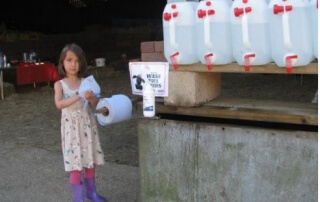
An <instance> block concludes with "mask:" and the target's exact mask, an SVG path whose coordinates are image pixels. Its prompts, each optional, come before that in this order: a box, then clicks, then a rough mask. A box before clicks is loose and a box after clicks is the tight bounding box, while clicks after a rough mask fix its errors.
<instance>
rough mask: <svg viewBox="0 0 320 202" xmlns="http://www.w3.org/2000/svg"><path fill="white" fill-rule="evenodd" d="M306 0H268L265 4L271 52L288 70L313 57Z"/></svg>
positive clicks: (274, 58) (305, 62)
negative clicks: (266, 6)
mask: <svg viewBox="0 0 320 202" xmlns="http://www.w3.org/2000/svg"><path fill="white" fill-rule="evenodd" d="M309 5H310V4H309V2H308V1H304V0H287V1H282V0H271V1H270V3H269V6H268V19H269V30H270V39H271V53H272V58H273V60H274V62H275V63H276V64H277V66H279V67H286V68H287V71H288V73H290V72H291V71H292V67H294V66H304V65H307V64H309V63H310V62H311V61H312V60H314V54H313V40H312V34H311V19H310V13H309V12H310V9H309V8H310V7H309Z"/></svg>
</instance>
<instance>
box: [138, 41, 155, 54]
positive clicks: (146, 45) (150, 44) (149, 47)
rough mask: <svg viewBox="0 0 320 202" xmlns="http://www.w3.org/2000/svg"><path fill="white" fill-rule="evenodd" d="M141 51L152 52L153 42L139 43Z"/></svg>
mask: <svg viewBox="0 0 320 202" xmlns="http://www.w3.org/2000/svg"><path fill="white" fill-rule="evenodd" d="M140 50H141V53H153V52H154V42H153V41H145V42H141V44H140Z"/></svg>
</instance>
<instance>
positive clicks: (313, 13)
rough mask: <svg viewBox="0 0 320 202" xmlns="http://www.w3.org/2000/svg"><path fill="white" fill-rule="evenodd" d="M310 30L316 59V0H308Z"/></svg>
mask: <svg viewBox="0 0 320 202" xmlns="http://www.w3.org/2000/svg"><path fill="white" fill-rule="evenodd" d="M310 14H311V22H312V25H311V31H312V39H313V55H314V56H315V57H316V58H317V59H318V0H311V1H310Z"/></svg>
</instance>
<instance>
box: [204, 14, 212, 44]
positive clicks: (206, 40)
mask: <svg viewBox="0 0 320 202" xmlns="http://www.w3.org/2000/svg"><path fill="white" fill-rule="evenodd" d="M203 29H204V30H203V32H204V44H205V46H206V47H207V48H209V49H211V48H212V44H211V39H210V36H211V34H210V17H209V16H207V17H205V18H204V27H203Z"/></svg>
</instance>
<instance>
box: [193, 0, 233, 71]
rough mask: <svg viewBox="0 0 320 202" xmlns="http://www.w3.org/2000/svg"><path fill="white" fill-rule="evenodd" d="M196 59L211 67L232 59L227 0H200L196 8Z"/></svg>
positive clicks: (229, 61) (226, 62)
mask: <svg viewBox="0 0 320 202" xmlns="http://www.w3.org/2000/svg"><path fill="white" fill-rule="evenodd" d="M196 39H197V44H196V48H197V49H196V50H197V56H198V59H199V60H200V62H201V63H202V64H206V65H207V67H208V69H209V70H210V69H212V67H213V65H214V64H217V65H222V64H228V63H231V62H233V61H234V58H233V56H232V41H231V25H230V6H229V5H228V3H227V1H222V0H216V1H212V0H207V1H201V2H200V3H199V5H198V7H197V10H196Z"/></svg>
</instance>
